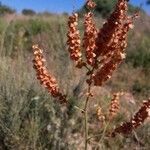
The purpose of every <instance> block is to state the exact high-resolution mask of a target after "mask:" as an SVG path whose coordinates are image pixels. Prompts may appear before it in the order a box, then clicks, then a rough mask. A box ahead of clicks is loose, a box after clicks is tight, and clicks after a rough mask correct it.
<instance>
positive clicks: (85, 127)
mask: <svg viewBox="0 0 150 150" xmlns="http://www.w3.org/2000/svg"><path fill="white" fill-rule="evenodd" d="M90 90H91V86H90V85H89V88H88V93H90ZM89 98H90V95H88V96H87V98H86V102H85V107H84V132H85V150H87V146H88V112H87V111H88V102H89Z"/></svg>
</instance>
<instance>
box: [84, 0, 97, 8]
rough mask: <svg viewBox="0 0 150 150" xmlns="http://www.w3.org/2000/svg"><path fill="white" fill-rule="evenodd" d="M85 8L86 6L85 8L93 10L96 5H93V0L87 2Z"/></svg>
mask: <svg viewBox="0 0 150 150" xmlns="http://www.w3.org/2000/svg"><path fill="white" fill-rule="evenodd" d="M86 6H87V8H89V9H93V8H95V6H96V3H95V2H94V1H93V0H87V2H86Z"/></svg>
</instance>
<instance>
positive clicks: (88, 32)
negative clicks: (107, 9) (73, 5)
mask: <svg viewBox="0 0 150 150" xmlns="http://www.w3.org/2000/svg"><path fill="white" fill-rule="evenodd" d="M84 26H85V32H84V37H83V48H85V51H86V53H85V54H86V59H87V63H88V64H89V65H93V64H94V58H95V56H96V55H95V53H94V50H95V48H96V45H95V40H96V37H97V30H96V28H95V23H94V22H93V13H92V12H88V13H87V14H85V16H84Z"/></svg>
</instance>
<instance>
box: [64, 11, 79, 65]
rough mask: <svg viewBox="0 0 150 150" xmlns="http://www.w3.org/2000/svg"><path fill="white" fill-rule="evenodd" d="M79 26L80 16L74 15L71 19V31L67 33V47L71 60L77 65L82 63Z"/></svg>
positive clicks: (69, 25)
mask: <svg viewBox="0 0 150 150" xmlns="http://www.w3.org/2000/svg"><path fill="white" fill-rule="evenodd" d="M77 25H78V14H77V13H73V14H72V16H70V17H69V21H68V27H69V31H68V33H67V37H68V40H67V45H68V51H69V53H70V58H71V59H72V60H74V61H75V62H76V63H78V62H80V61H81V56H82V54H81V50H80V43H81V41H80V35H79V30H78V29H77Z"/></svg>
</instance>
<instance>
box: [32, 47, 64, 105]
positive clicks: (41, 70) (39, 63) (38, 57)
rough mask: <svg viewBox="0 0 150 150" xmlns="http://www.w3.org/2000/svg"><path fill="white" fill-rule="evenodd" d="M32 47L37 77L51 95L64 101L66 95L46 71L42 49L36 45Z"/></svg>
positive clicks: (61, 101)
mask: <svg viewBox="0 0 150 150" xmlns="http://www.w3.org/2000/svg"><path fill="white" fill-rule="evenodd" d="M32 48H33V51H34V59H33V68H34V69H35V70H36V75H37V79H38V80H39V81H40V83H41V84H42V85H43V86H44V87H45V88H46V89H47V90H48V92H49V93H50V94H51V95H52V96H53V97H55V98H58V100H59V102H60V103H66V102H67V100H66V96H65V95H63V94H62V93H60V91H59V88H58V84H57V82H56V79H55V78H54V77H53V76H51V75H50V74H49V73H48V71H47V68H46V66H45V64H44V63H45V59H44V57H43V51H42V50H41V49H40V48H39V47H38V45H33V46H32Z"/></svg>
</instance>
